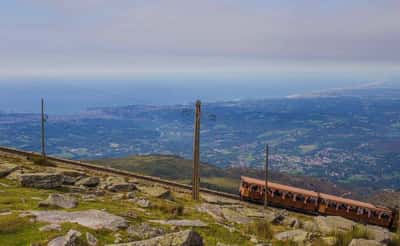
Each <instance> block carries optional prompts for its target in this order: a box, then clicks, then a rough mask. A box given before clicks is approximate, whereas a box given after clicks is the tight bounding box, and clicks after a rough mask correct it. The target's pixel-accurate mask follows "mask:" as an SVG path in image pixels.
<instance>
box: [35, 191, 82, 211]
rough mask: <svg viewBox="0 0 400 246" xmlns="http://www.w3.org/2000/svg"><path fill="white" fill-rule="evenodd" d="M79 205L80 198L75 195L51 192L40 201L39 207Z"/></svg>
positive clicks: (71, 206) (72, 206)
mask: <svg viewBox="0 0 400 246" xmlns="http://www.w3.org/2000/svg"><path fill="white" fill-rule="evenodd" d="M76 206H78V200H77V199H76V198H75V197H72V196H67V195H61V194H50V195H49V197H48V198H47V199H46V200H44V201H41V202H40V203H39V207H58V208H75V207H76Z"/></svg>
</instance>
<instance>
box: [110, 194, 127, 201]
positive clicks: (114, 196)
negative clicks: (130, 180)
mask: <svg viewBox="0 0 400 246" xmlns="http://www.w3.org/2000/svg"><path fill="white" fill-rule="evenodd" d="M121 199H124V194H116V195H113V196H112V197H111V200H113V201H116V200H121Z"/></svg>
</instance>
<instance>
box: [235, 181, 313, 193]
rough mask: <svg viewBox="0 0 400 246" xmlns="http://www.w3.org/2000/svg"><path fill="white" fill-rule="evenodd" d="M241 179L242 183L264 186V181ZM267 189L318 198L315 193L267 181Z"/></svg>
mask: <svg viewBox="0 0 400 246" xmlns="http://www.w3.org/2000/svg"><path fill="white" fill-rule="evenodd" d="M241 179H242V180H243V181H245V182H247V183H251V184H258V185H261V186H265V181H264V180H260V179H255V178H249V177H245V176H242V177H241ZM268 188H273V189H277V190H286V191H289V192H294V193H298V194H304V195H307V196H313V197H318V193H317V192H315V191H311V190H306V189H301V188H296V187H293V186H288V185H282V184H278V183H273V182H269V181H268Z"/></svg>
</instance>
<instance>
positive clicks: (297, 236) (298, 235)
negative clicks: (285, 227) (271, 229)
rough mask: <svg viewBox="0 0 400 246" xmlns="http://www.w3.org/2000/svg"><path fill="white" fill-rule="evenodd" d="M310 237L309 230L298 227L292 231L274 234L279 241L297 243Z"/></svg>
mask: <svg viewBox="0 0 400 246" xmlns="http://www.w3.org/2000/svg"><path fill="white" fill-rule="evenodd" d="M308 237H309V234H308V232H306V231H304V230H301V229H296V230H291V231H285V232H281V233H278V234H275V235H274V238H275V239H276V240H279V241H293V242H295V243H303V242H304V241H306V240H307V239H308Z"/></svg>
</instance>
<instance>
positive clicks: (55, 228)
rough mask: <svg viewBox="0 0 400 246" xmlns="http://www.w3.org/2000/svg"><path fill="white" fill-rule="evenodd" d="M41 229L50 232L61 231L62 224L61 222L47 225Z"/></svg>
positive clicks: (40, 229)
mask: <svg viewBox="0 0 400 246" xmlns="http://www.w3.org/2000/svg"><path fill="white" fill-rule="evenodd" d="M39 231H42V232H49V231H61V226H60V225H59V224H50V225H45V226H42V227H40V228H39Z"/></svg>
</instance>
